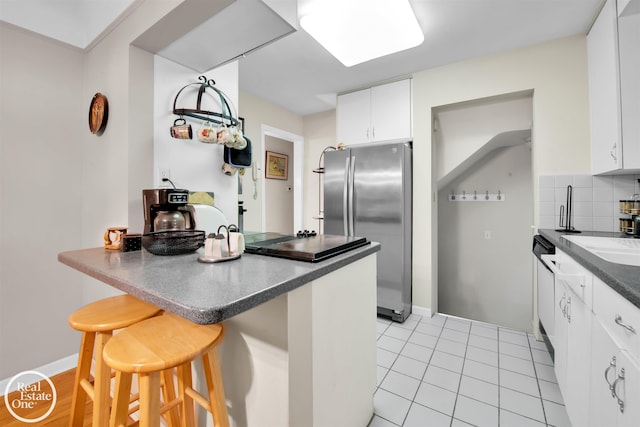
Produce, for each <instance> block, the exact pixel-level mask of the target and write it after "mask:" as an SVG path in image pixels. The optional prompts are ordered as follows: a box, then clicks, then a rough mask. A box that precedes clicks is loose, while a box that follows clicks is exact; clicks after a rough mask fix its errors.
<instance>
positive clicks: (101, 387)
mask: <svg viewBox="0 0 640 427" xmlns="http://www.w3.org/2000/svg"><path fill="white" fill-rule="evenodd" d="M111 336H112V332H111V331H109V332H99V333H98V334H97V339H96V350H95V353H96V365H95V375H94V383H93V426H94V427H106V426H107V425H109V408H110V406H111V395H110V393H109V390H111V369H110V368H109V367H108V366H107V364H106V363H104V360H103V359H102V350H103V349H104V346H105V345H106V344H107V341H109V339H110V338H111Z"/></svg>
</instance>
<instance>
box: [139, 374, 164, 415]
mask: <svg viewBox="0 0 640 427" xmlns="http://www.w3.org/2000/svg"><path fill="white" fill-rule="evenodd" d="M138 382H139V384H140V386H139V387H140V427H160V372H150V373H148V374H147V373H144V374H138Z"/></svg>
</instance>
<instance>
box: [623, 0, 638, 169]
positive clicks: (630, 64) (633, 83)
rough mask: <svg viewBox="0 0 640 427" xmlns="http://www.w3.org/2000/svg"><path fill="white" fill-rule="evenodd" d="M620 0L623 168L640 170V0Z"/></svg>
mask: <svg viewBox="0 0 640 427" xmlns="http://www.w3.org/2000/svg"><path fill="white" fill-rule="evenodd" d="M621 3H624V1H622V0H618V51H619V53H620V103H621V111H622V148H623V156H624V157H623V162H622V167H623V169H626V170H628V169H633V170H636V171H637V170H640V0H632V1H627V2H626V7H624V6H623V5H621Z"/></svg>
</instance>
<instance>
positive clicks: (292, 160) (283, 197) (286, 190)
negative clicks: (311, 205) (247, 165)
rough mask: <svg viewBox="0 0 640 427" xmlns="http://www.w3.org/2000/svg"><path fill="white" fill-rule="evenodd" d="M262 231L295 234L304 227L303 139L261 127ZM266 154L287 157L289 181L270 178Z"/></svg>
mask: <svg viewBox="0 0 640 427" xmlns="http://www.w3.org/2000/svg"><path fill="white" fill-rule="evenodd" d="M261 130H262V131H261V138H262V153H261V157H260V158H261V159H262V160H261V163H262V170H263V172H262V177H263V179H262V196H263V197H262V231H270V232H278V233H284V234H295V233H296V232H297V231H298V230H301V229H302V228H303V227H302V218H303V207H302V203H303V198H302V190H303V178H302V177H303V166H304V138H303V137H302V136H300V135H295V134H293V133H290V132H287V131H284V130H281V129H277V128H274V127H271V126H267V125H262V127H261ZM267 151H269V152H273V153H276V154H281V155H285V156H287V179H281V178H282V177H281V176H279V177H278V178H273V179H270V178H267V177H266V174H265V172H264V171H266V170H267V166H268V165H267Z"/></svg>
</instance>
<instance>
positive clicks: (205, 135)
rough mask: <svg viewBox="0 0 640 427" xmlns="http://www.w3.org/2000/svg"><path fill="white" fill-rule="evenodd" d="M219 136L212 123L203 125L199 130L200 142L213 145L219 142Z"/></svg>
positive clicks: (207, 122) (208, 122)
mask: <svg viewBox="0 0 640 427" xmlns="http://www.w3.org/2000/svg"><path fill="white" fill-rule="evenodd" d="M217 139H218V135H217V132H216V129H215V128H214V127H213V125H212V124H211V122H210V121H206V122H204V123H203V124H202V127H200V129H198V141H200V142H205V143H207V144H211V143H214V142H217Z"/></svg>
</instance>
